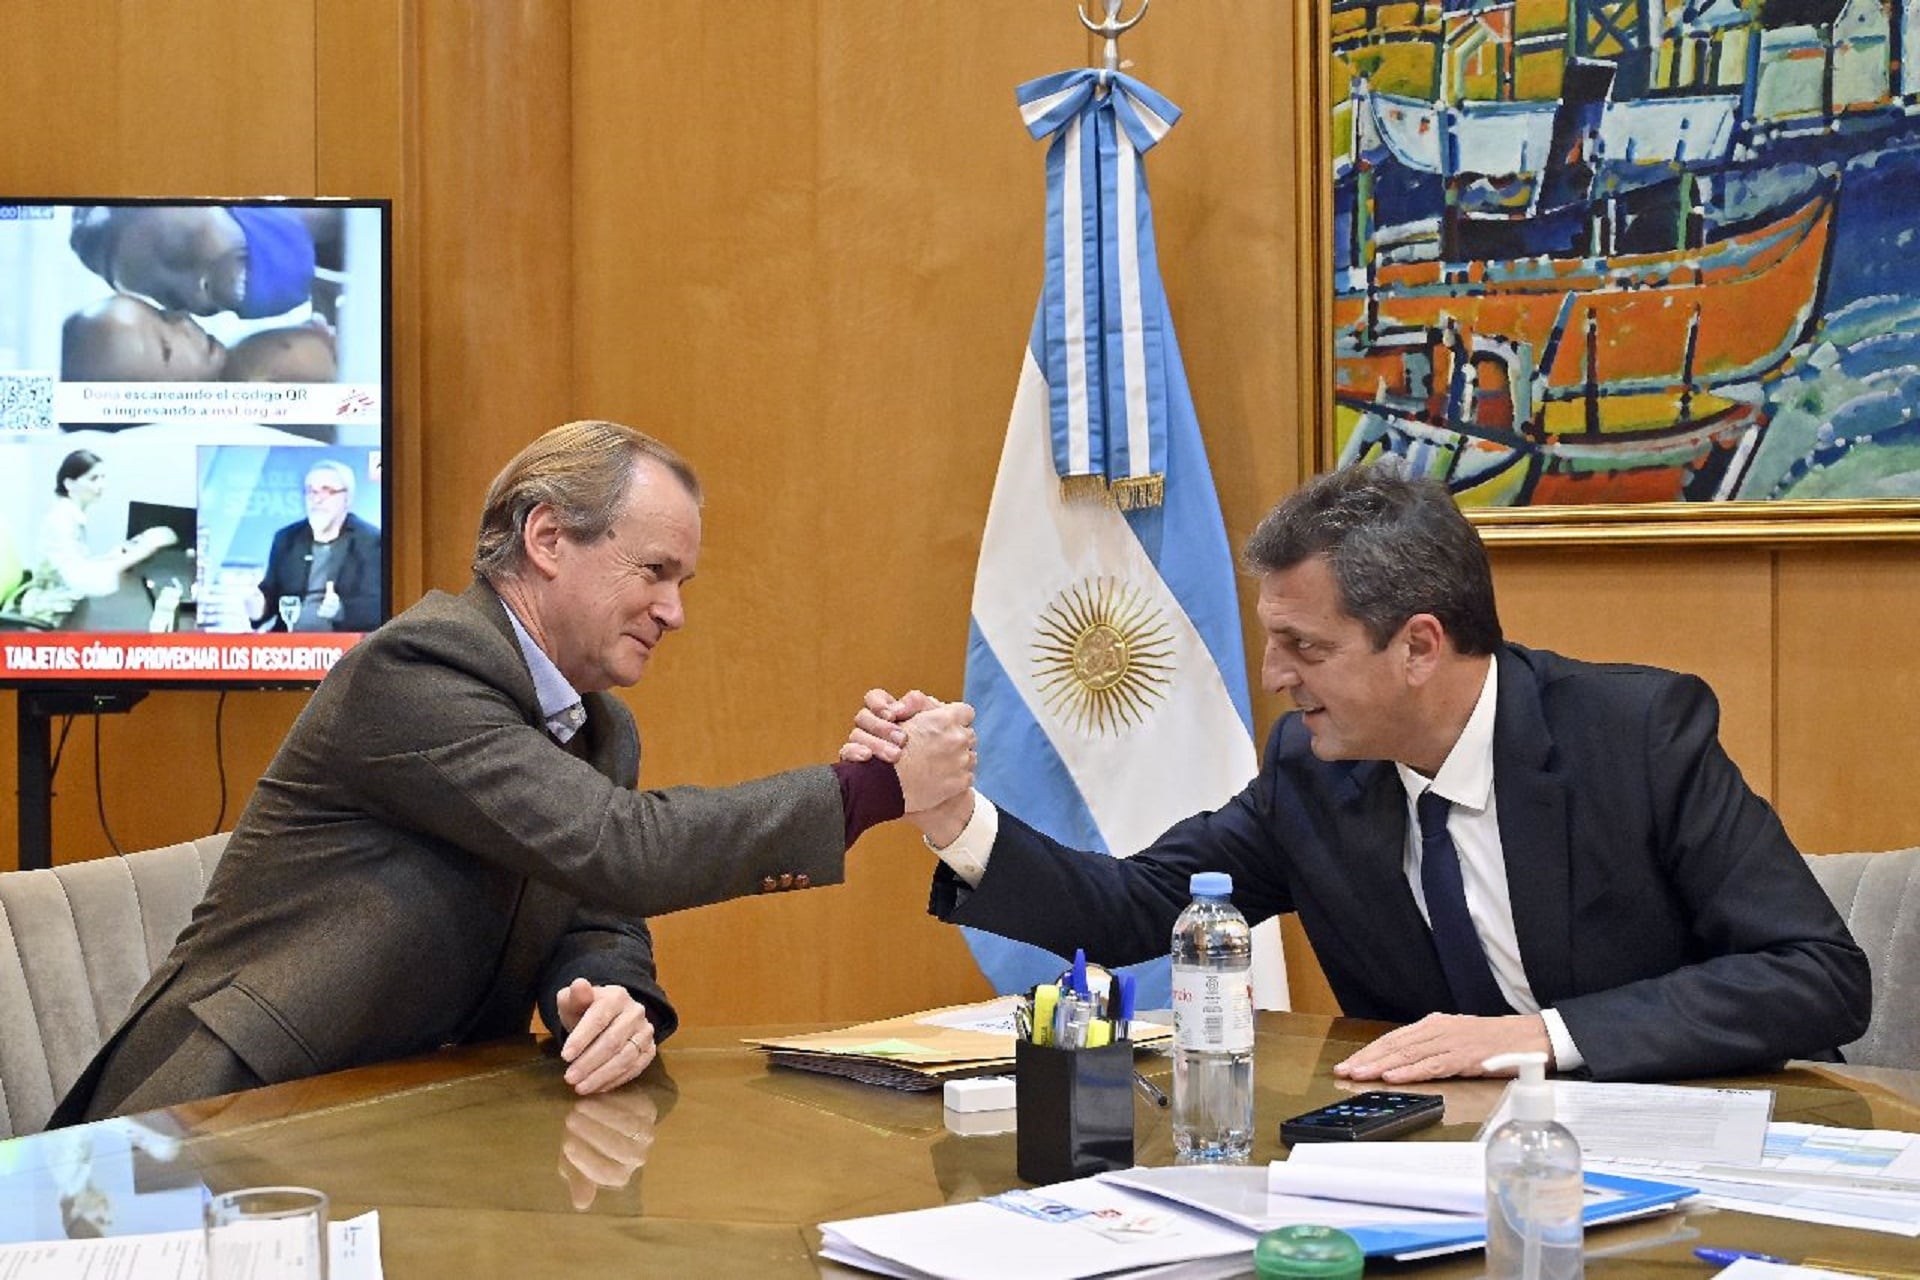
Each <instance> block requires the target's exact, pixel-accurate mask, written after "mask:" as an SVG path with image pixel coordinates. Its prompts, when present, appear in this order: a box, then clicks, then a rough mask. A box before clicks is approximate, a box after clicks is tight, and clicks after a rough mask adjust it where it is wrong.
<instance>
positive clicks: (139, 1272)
mask: <svg viewBox="0 0 1920 1280" xmlns="http://www.w3.org/2000/svg"><path fill="white" fill-rule="evenodd" d="M206 1255H207V1242H206V1233H205V1232H204V1231H200V1230H197V1229H196V1230H192V1231H164V1232H155V1233H150V1234H143V1235H132V1236H105V1237H102V1238H99V1239H92V1240H36V1241H32V1242H30V1243H23V1244H0V1276H5V1277H7V1280H198V1277H199V1276H201V1275H203V1274H205V1271H206ZM327 1274H328V1275H330V1276H332V1277H333V1280H381V1277H382V1276H383V1275H384V1274H385V1272H383V1271H382V1270H381V1267H380V1215H379V1213H378V1212H377V1211H370V1212H367V1213H363V1214H361V1215H360V1216H359V1217H357V1218H348V1219H347V1220H346V1221H345V1222H329V1223H328V1224H327Z"/></svg>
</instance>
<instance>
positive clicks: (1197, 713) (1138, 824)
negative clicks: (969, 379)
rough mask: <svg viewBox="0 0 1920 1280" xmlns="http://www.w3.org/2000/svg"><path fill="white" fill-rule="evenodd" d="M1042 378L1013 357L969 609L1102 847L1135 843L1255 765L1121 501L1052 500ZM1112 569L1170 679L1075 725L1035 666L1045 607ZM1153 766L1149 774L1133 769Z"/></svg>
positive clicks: (1238, 783)
mask: <svg viewBox="0 0 1920 1280" xmlns="http://www.w3.org/2000/svg"><path fill="white" fill-rule="evenodd" d="M1047 422H1048V414H1047V387H1046V380H1045V378H1044V376H1043V375H1042V374H1041V372H1040V367H1039V365H1037V364H1036V363H1035V362H1034V360H1033V356H1032V352H1031V351H1029V352H1028V353H1027V357H1026V359H1025V360H1024V362H1023V366H1022V371H1021V378H1020V389H1019V391H1018V393H1017V394H1016V395H1015V397H1014V407H1013V416H1012V420H1011V422H1010V423H1009V425H1008V430H1007V443H1006V451H1005V454H1004V455H1003V456H1002V458H1001V463H1000V474H999V477H998V479H997V480H996V482H995V484H994V492H993V504H992V506H991V507H990V508H989V510H988V513H987V527H986V530H985V533H984V534H983V536H982V538H981V545H980V572H979V574H978V575H977V577H976V578H975V580H974V592H973V616H974V619H975V621H976V622H977V623H978V624H979V626H980V631H981V634H982V636H983V637H984V638H985V639H986V641H987V643H988V644H990V645H991V646H992V647H993V650H994V652H995V653H996V654H997V655H998V656H999V658H1000V662H1001V665H1002V666H1003V667H1005V669H1006V671H1007V675H1008V677H1009V679H1011V680H1012V681H1013V682H1014V685H1015V687H1016V688H1018V689H1019V691H1020V694H1021V697H1022V698H1023V699H1024V700H1025V702H1026V704H1027V707H1028V709H1029V710H1030V711H1031V712H1032V714H1033V716H1034V718H1035V720H1036V721H1038V722H1039V724H1040V726H1041V728H1042V730H1043V731H1044V732H1045V733H1046V735H1047V739H1048V741H1049V742H1051V743H1052V744H1053V748H1054V750H1055V751H1057V752H1058V753H1059V755H1060V758H1061V759H1062V760H1063V761H1064V762H1065V763H1066V765H1067V767H1068V769H1069V770H1071V771H1072V773H1073V775H1074V779H1075V781H1076V782H1077V783H1078V784H1079V787H1080V791H1081V794H1082V795H1083V797H1084V798H1085V800H1086V803H1087V807H1088V809H1089V811H1090V812H1091V813H1092V815H1093V819H1094V822H1095V823H1096V824H1097V825H1098V827H1099V829H1100V832H1101V835H1102V837H1103V838H1104V839H1105V841H1106V844H1107V847H1108V848H1109V849H1110V850H1112V851H1113V852H1115V853H1117V854H1128V853H1133V852H1135V851H1137V850H1139V849H1141V848H1143V847H1144V846H1146V845H1147V844H1149V843H1151V842H1152V840H1153V839H1154V837H1156V836H1158V835H1159V834H1160V833H1161V832H1163V831H1165V830H1166V829H1167V828H1168V827H1169V826H1172V825H1173V823H1175V822H1176V821H1178V820H1179V819H1181V818H1185V817H1188V816H1190V815H1192V814H1194V813H1196V812H1199V811H1200V810H1202V809H1211V808H1217V807H1218V806H1219V805H1220V804H1221V803H1223V802H1224V801H1225V800H1227V799H1228V798H1229V797H1231V796H1232V795H1233V794H1234V793H1236V792H1237V791H1239V789H1240V788H1241V787H1242V786H1244V785H1245V784H1246V781H1247V779H1249V778H1251V777H1252V776H1253V772H1254V767H1255V763H1256V761H1255V757H1254V750H1253V740H1252V738H1251V737H1250V736H1249V734H1248V732H1247V728H1246V726H1245V725H1244V724H1243V723H1242V722H1241V720H1240V716H1239V713H1238V712H1237V711H1236V710H1235V708H1234V705H1233V700H1232V698H1230V697H1229V696H1228V695H1227V690H1226V685H1225V684H1224V683H1223V682H1222V680H1221V678H1220V671H1219V668H1217V667H1216V666H1215V665H1214V662H1213V656H1212V654H1211V653H1210V652H1208V650H1207V647H1206V645H1205V643H1204V642H1203V641H1202V640H1201V638H1200V635H1199V633H1198V632H1197V631H1195V630H1194V627H1193V623H1192V622H1191V621H1190V620H1189V619H1188V617H1187V614H1186V611H1185V610H1184V609H1183V608H1182V607H1181V605H1180V602H1179V601H1178V600H1177V599H1176V598H1175V597H1174V596H1173V594H1172V592H1171V591H1170V590H1169V589H1168V588H1167V585H1166V583H1165V582H1164V581H1163V580H1162V579H1161V577H1160V574H1159V572H1158V571H1157V570H1156V569H1155V568H1154V566H1153V563H1152V561H1151V560H1150V559H1149V558H1148V556H1147V554H1146V551H1145V549H1144V548H1143V547H1141V545H1140V541H1139V539H1138V538H1136V537H1134V536H1133V532H1132V530H1131V529H1129V528H1128V527H1127V524H1126V520H1125V518H1124V517H1122V516H1121V515H1120V513H1119V512H1117V511H1114V510H1112V509H1110V508H1107V507H1102V506H1096V505H1092V504H1078V503H1076V504H1074V506H1073V507H1071V508H1069V507H1068V506H1067V505H1066V503H1065V502H1064V501H1063V500H1062V497H1061V495H1060V491H1059V485H1058V484H1057V483H1054V482H1053V481H1054V471H1053V466H1052V457H1051V448H1050V443H1049V442H1050V433H1049V431H1048V427H1047ZM1103 575H1106V576H1115V577H1118V578H1120V579H1121V580H1122V581H1123V582H1125V583H1126V584H1127V585H1129V586H1130V587H1132V588H1134V589H1136V590H1139V591H1141V592H1143V593H1145V595H1146V596H1147V598H1148V599H1150V600H1151V602H1152V604H1153V606H1154V607H1155V608H1157V609H1158V610H1159V613H1160V616H1161V617H1162V618H1163V619H1164V621H1165V623H1166V625H1167V627H1168V629H1169V630H1170V631H1171V632H1172V634H1173V652H1174V659H1173V661H1174V666H1175V673H1174V684H1173V687H1172V688H1171V689H1170V690H1169V691H1168V693H1167V696H1166V697H1165V698H1164V699H1162V700H1161V701H1160V702H1159V703H1157V704H1156V706H1155V707H1154V709H1153V710H1152V711H1150V712H1149V713H1148V714H1147V716H1146V719H1145V722H1144V723H1142V724H1139V725H1135V726H1132V727H1131V728H1129V729H1128V730H1127V731H1126V732H1125V733H1123V734H1119V735H1114V734H1109V735H1107V736H1106V737H1091V736H1086V735H1083V734H1081V733H1079V732H1077V731H1075V730H1074V729H1073V728H1071V727H1070V726H1068V725H1065V724H1063V723H1062V722H1061V721H1060V719H1059V718H1058V717H1056V716H1055V715H1054V713H1053V712H1052V711H1051V710H1049V709H1048V707H1047V704H1046V700H1045V698H1044V696H1043V695H1042V694H1041V692H1040V689H1039V682H1038V680H1037V679H1036V678H1035V671H1034V663H1033V654H1034V640H1035V637H1036V634H1037V626H1038V623H1039V621H1040V619H1041V618H1042V617H1043V616H1044V614H1045V611H1046V609H1047V606H1048V605H1050V604H1051V603H1053V601H1054V599H1055V598H1056V597H1057V596H1058V595H1059V594H1060V593H1061V592H1062V591H1064V590H1066V589H1067V588H1069V587H1071V586H1073V585H1075V584H1077V583H1079V582H1081V581H1083V580H1085V579H1087V578H1093V577H1100V576H1103ZM1149 777H1150V778H1151V779H1152V780H1153V781H1152V784H1151V785H1143V779H1145V778H1149Z"/></svg>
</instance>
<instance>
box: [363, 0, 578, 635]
mask: <svg viewBox="0 0 1920 1280" xmlns="http://www.w3.org/2000/svg"><path fill="white" fill-rule="evenodd" d="M407 21H410V22H411V24H412V28H413V32H414V34H413V36H412V39H411V40H410V41H409V42H408V43H409V44H410V45H411V48H410V49H409V51H408V52H407V53H406V55H404V56H406V57H407V58H409V59H410V60H411V61H412V62H413V65H414V66H415V68H416V70H415V72H414V75H415V77H416V82H417V88H415V90H414V94H415V97H414V98H413V99H412V100H411V101H410V100H409V99H408V98H407V96H406V93H405V92H404V89H403V93H402V95H401V110H402V112H403V116H404V127H405V128H407V129H408V130H409V131H410V137H409V143H410V145H411V146H412V148H414V151H415V154H414V155H412V156H410V157H407V159H406V175H405V180H406V182H407V183H408V187H407V190H406V191H405V192H404V193H403V196H404V200H405V211H404V216H403V219H402V224H401V225H402V226H403V228H405V230H406V232H407V235H408V243H406V244H404V245H403V246H402V259H401V260H402V262H403V263H405V264H407V278H406V280H405V283H406V284H407V285H408V287H410V288H415V289H417V291H418V292H417V302H415V303H411V304H408V305H407V311H408V323H409V324H411V325H413V326H415V327H414V328H413V330H412V333H411V335H410V337H409V341H408V345H407V347H406V348H405V349H404V350H405V353H406V358H407V359H408V361H409V364H410V365H411V366H412V367H413V369H414V371H415V372H414V376H417V377H418V378H419V380H420V381H419V385H420V392H419V397H418V402H417V404H414V405H405V407H408V408H409V409H410V410H412V411H413V412H415V413H416V415H417V419H416V421H415V422H414V423H413V424H412V425H411V426H409V427H408V432H409V438H414V437H417V439H418V441H419V452H418V457H417V469H418V472H419V475H420V487H419V490H418V492H419V494H420V500H419V513H418V514H419V522H418V524H417V525H414V526H411V527H410V528H409V529H408V532H410V533H412V534H413V536H415V537H416V538H417V539H418V545H419V548H420V557H421V572H422V579H423V580H422V584H421V585H423V586H426V587H439V588H444V589H447V590H453V591H458V590H462V589H464V588H465V586H466V584H467V583H468V582H470V581H471V580H472V575H471V572H470V570H469V565H470V563H471V561H472V557H473V538H474V530H475V528H476V526H477V524H478V520H479V513H480V505H481V501H482V499H483V498H484V497H485V496H486V488H487V485H488V483H489V482H490V481H491V480H492V479H493V477H494V475H495V474H496V473H497V472H498V471H499V469H500V467H501V466H502V465H503V464H504V463H505V462H506V461H507V459H509V458H510V457H512V456H513V455H514V454H515V453H517V452H519V450H520V448H521V447H522V446H523V445H525V444H526V443H527V442H528V441H530V440H532V439H533V438H534V437H535V436H537V435H539V434H540V433H541V432H542V431H545V430H546V429H547V428H549V427H552V426H555V425H557V424H559V423H561V422H564V421H566V420H567V419H568V418H569V417H571V416H572V409H573V403H574V395H573V380H572V373H573V325H574V314H573V278H572V262H573V256H572V243H573V185H572V181H573V158H572V121H571V117H570V113H569V110H568V105H567V104H568V101H569V95H570V85H571V83H572V69H571V63H572V51H571V34H570V32H571V26H570V17H569V12H568V5H567V3H566V0H527V2H526V3H519V4H486V5H466V4H438V3H434V4H419V5H417V6H414V7H412V8H411V9H410V10H408V11H407V18H406V19H403V23H402V27H403V30H404V29H405V27H406V25H407ZM416 182H417V185H416ZM403 404H404V402H403ZM404 458H405V455H403V460H404ZM396 603H398V604H401V605H406V604H410V603H412V600H411V599H409V598H406V597H400V598H398V599H397V601H396Z"/></svg>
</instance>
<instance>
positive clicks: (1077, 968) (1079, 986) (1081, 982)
mask: <svg viewBox="0 0 1920 1280" xmlns="http://www.w3.org/2000/svg"><path fill="white" fill-rule="evenodd" d="M1069 984H1070V985H1071V986H1072V988H1073V994H1075V995H1076V996H1079V997H1080V998H1081V999H1082V1000H1085V999H1086V998H1087V997H1088V996H1090V995H1092V994H1093V993H1092V991H1090V990H1089V989H1088V987H1087V949H1086V948H1085V947H1075V948H1074V949H1073V976H1072V977H1071V978H1070V979H1069Z"/></svg>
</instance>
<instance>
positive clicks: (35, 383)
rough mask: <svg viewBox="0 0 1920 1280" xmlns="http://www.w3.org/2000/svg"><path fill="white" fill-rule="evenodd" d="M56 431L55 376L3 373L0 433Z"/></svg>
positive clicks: (0, 400)
mask: <svg viewBox="0 0 1920 1280" xmlns="http://www.w3.org/2000/svg"><path fill="white" fill-rule="evenodd" d="M51 430H53V375H52V374H50V373H0V432H4V431H51Z"/></svg>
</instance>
